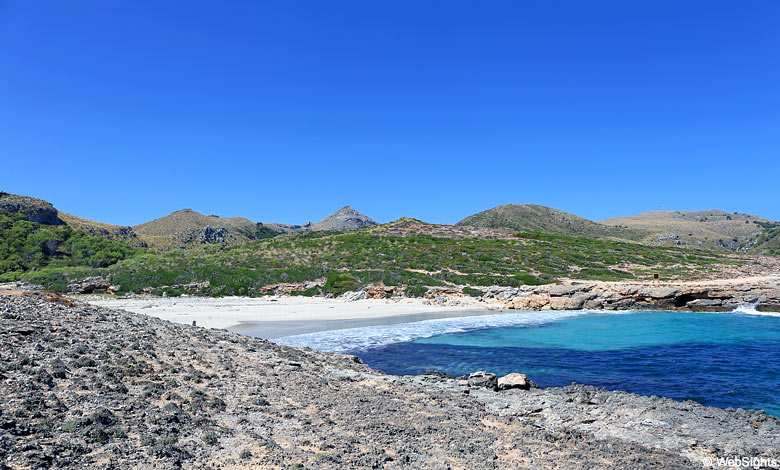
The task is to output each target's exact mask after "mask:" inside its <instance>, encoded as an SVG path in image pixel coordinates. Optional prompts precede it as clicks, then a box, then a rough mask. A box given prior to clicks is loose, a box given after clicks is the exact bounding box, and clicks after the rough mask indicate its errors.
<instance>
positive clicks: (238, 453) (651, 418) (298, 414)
mask: <svg viewBox="0 0 780 470" xmlns="http://www.w3.org/2000/svg"><path fill="white" fill-rule="evenodd" d="M591 290H592V289H591ZM579 292H580V291H577V293H579ZM587 292H590V291H587ZM650 298H651V299H652V298H655V297H653V296H650ZM660 298H661V299H670V298H673V296H664V297H660ZM591 300H592V299H591ZM0 345H1V346H0V381H2V387H0V469H9V468H11V469H21V468H74V469H75V468H79V469H81V468H87V467H91V468H106V469H108V468H119V469H131V468H133V469H135V468H141V469H146V468H149V469H152V468H154V469H168V468H203V469H207V468H208V469H212V468H213V469H216V468H275V469H276V468H285V469H288V468H297V469H301V468H312V469H320V468H323V469H330V468H333V469H341V468H415V469H421V468H432V469H445V468H632V469H634V468H701V466H702V459H705V458H717V457H730V456H745V457H759V456H764V457H774V458H777V457H778V456H780V421H778V420H777V419H776V418H773V417H770V416H767V415H766V414H765V413H763V412H759V411H745V410H722V409H717V408H711V407H703V406H701V405H698V404H696V403H693V402H676V401H673V400H668V399H662V398H656V397H642V396H637V395H633V394H629V393H623V392H609V391H605V390H602V389H597V388H594V387H588V386H583V385H572V386H569V387H563V388H551V389H536V388H533V387H532V384H531V383H530V381H527V380H526V379H525V378H523V377H520V376H512V377H509V378H504V379H503V380H501V381H499V380H496V379H495V378H494V377H491V374H489V373H484V372H483V373H479V374H473V375H472V377H471V378H469V379H460V380H458V379H453V378H449V377H446V376H441V375H438V374H429V375H422V376H416V377H397V376H388V375H384V374H382V373H379V372H377V371H374V370H372V369H370V368H369V367H367V366H366V365H364V364H362V363H361V362H360V360H359V359H358V358H356V357H354V356H346V355H338V354H330V353H323V352H317V351H312V350H308V349H298V348H290V347H282V346H279V345H276V344H274V343H272V342H269V341H265V340H261V339H255V338H249V337H245V336H241V335H238V334H234V333H229V332H226V331H222V330H209V329H204V328H200V327H191V326H184V325H177V324H173V323H169V322H166V321H163V320H159V319H156V318H152V317H148V316H145V315H138V314H131V313H126V312H120V311H115V310H109V309H105V308H101V307H97V306H91V305H84V304H80V303H76V302H74V301H72V300H70V299H67V298H64V297H60V296H58V295H56V294H39V293H32V294H30V293H28V294H22V293H19V292H5V293H4V294H2V295H0ZM518 372H521V371H518Z"/></svg>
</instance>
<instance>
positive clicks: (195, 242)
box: [133, 209, 277, 250]
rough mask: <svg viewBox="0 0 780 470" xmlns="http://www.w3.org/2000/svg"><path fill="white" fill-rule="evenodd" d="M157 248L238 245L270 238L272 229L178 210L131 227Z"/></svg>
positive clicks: (248, 221)
mask: <svg viewBox="0 0 780 470" xmlns="http://www.w3.org/2000/svg"><path fill="white" fill-rule="evenodd" d="M133 230H134V231H135V232H136V233H137V234H138V235H139V236H140V237H141V238H142V239H143V240H145V241H146V242H147V243H148V244H149V246H150V247H152V248H154V249H157V250H167V249H172V248H192V247H197V246H201V245H207V244H217V245H222V246H227V245H231V246H233V245H240V244H242V243H245V242H247V241H249V240H257V239H260V238H268V237H273V236H275V235H276V234H277V232H276V231H274V230H272V229H270V228H268V227H266V226H264V225H263V224H258V223H254V222H252V221H250V220H248V219H245V218H243V217H227V218H225V217H219V216H217V215H208V216H207V215H203V214H200V213H198V212H195V211H194V210H192V209H182V210H179V211H175V212H172V213H170V214H168V215H166V216H165V217H160V218H159V219H154V220H152V221H149V222H145V223H143V224H140V225H136V226H135V227H133Z"/></svg>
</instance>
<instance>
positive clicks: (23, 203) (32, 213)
mask: <svg viewBox="0 0 780 470" xmlns="http://www.w3.org/2000/svg"><path fill="white" fill-rule="evenodd" d="M0 211H3V212H18V213H21V214H24V216H25V217H26V218H27V220H29V221H30V222H36V223H39V224H46V225H60V224H62V223H63V222H62V220H60V219H59V217H58V212H57V209H55V208H54V206H52V205H51V203H49V202H47V201H44V200H43V199H36V198H34V197H28V196H20V195H18V194H10V193H5V192H2V191H0Z"/></svg>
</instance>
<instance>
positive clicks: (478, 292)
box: [463, 287, 485, 297]
mask: <svg viewBox="0 0 780 470" xmlns="http://www.w3.org/2000/svg"><path fill="white" fill-rule="evenodd" d="M463 293H464V294H466V295H469V296H471V297H482V296H483V295H485V293H484V292H483V291H481V290H479V289H474V288H473V287H464V288H463Z"/></svg>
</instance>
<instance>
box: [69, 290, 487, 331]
mask: <svg viewBox="0 0 780 470" xmlns="http://www.w3.org/2000/svg"><path fill="white" fill-rule="evenodd" d="M84 300H86V301H87V302H89V303H90V304H93V305H97V306H101V307H108V308H113V309H117V310H125V311H128V312H133V313H141V314H144V315H150V316H153V317H157V318H161V319H163V320H168V321H171V322H176V323H181V324H185V325H192V322H193V321H194V322H196V324H197V325H198V326H202V327H205V328H220V329H230V330H233V331H239V332H246V333H249V332H250V331H251V335H252V336H259V337H264V338H269V339H270V338H278V337H281V336H289V335H294V334H301V333H311V332H314V331H323V330H331V329H340V328H353V327H357V326H369V325H380V324H391V323H397V322H409V321H418V320H427V319H432V318H445V317H454V316H467V315H481V314H489V313H496V311H495V310H488V309H487V308H485V307H486V306H487V305H485V304H480V303H478V302H473V303H467V304H465V305H463V306H438V305H430V304H426V303H424V301H423V300H421V299H400V300H397V301H396V300H386V299H364V300H356V301H352V302H347V301H344V300H339V299H327V298H322V297H289V296H273V297H262V298H249V297H222V298H208V297H176V298H163V297H149V298H132V299H94V298H92V299H90V298H85V299H84Z"/></svg>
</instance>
